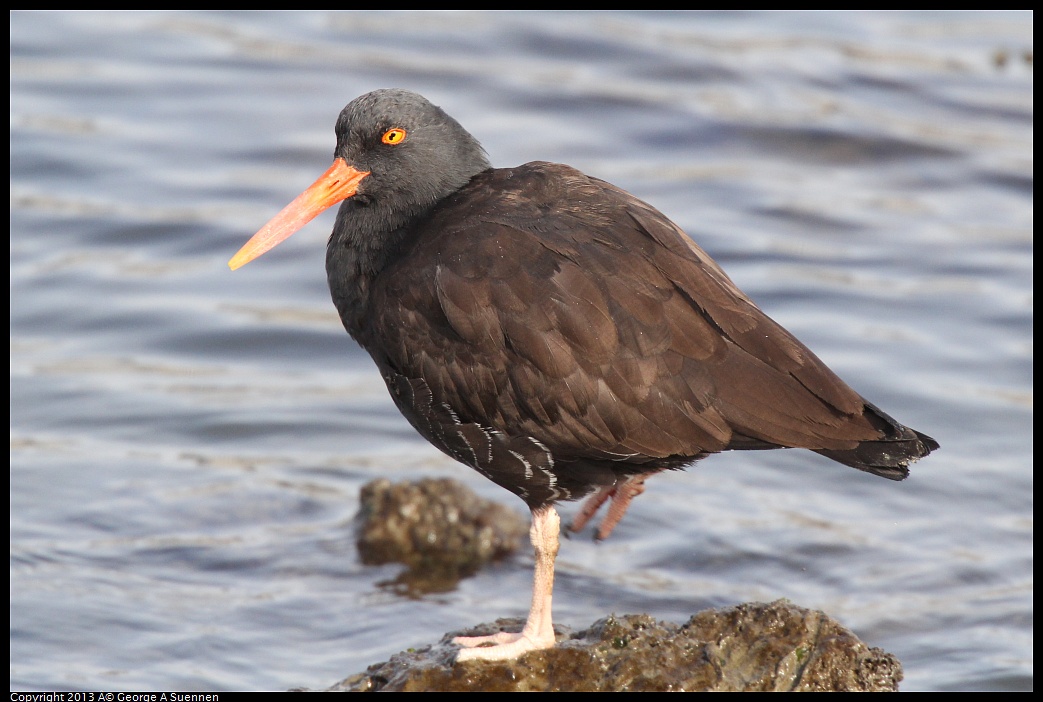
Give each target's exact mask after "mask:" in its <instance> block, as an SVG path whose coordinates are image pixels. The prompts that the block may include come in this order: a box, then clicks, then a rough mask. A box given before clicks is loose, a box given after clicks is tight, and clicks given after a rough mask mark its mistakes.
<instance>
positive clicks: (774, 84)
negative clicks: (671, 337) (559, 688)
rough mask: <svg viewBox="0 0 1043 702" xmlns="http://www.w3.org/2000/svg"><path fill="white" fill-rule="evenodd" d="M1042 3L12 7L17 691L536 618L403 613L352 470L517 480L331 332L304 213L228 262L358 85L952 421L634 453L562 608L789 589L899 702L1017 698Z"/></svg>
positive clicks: (407, 603)
mask: <svg viewBox="0 0 1043 702" xmlns="http://www.w3.org/2000/svg"><path fill="white" fill-rule="evenodd" d="M1032 21H1033V16H1032V14H1030V13H1023V12H1011V13H1006V12H1004V13H969V12H958V13H945V14H935V13H909V14H894V13H840V12H823V13H813V14H805V13H799V14H798V13H793V14H790V13H781V14H759V13H728V12H725V13H695V14H659V13H651V12H644V13H641V12H639V13H604V14H583V13H567V14H565V13H562V14H544V13H440V12H439V13H415V12H366V13H351V12H344V13H331V12H300V13H269V12H258V13H210V12H179V13H165V12H144V13H115V14H113V13H98V12H80V13H43V12H40V13H25V12H15V13H13V14H11V686H12V689H80V688H91V689H173V688H180V689H265V688H270V689H285V688H288V687H293V686H306V687H322V686H325V685H329V684H332V683H333V682H334V681H336V680H338V679H339V678H340V677H343V676H345V675H347V674H349V673H353V672H357V671H360V670H362V669H363V668H364V667H365V666H366V665H367V664H369V663H372V662H375V661H377V660H381V659H383V658H385V657H387V656H388V655H389V654H391V653H394V652H396V651H399V650H402V649H404V648H406V647H409V646H417V645H422V644H424V643H428V642H432V641H434V640H436V639H437V638H438V637H439V636H441V634H442V633H443V632H444V631H447V630H449V629H452V628H456V627H460V626H464V625H468V624H474V623H477V622H480V621H491V620H493V619H495V618H496V617H498V616H507V615H511V616H519V615H523V614H524V613H525V611H526V610H527V607H528V590H529V587H530V578H531V558H530V557H529V556H527V555H522V556H519V557H518V558H516V559H513V560H511V561H509V562H506V563H503V564H500V565H498V566H496V567H494V568H491V569H488V570H486V571H483V572H481V573H479V574H478V575H477V576H475V577H474V578H472V579H469V580H466V581H464V582H462V583H461V584H460V586H459V587H458V588H457V589H456V590H455V591H452V592H449V593H444V594H440V595H436V596H429V597H426V598H421V599H404V598H400V597H398V596H397V595H396V594H394V593H393V592H390V591H388V590H387V589H385V588H381V586H380V583H381V582H383V581H385V580H388V579H389V577H393V576H394V574H395V573H396V572H397V569H396V568H395V567H393V566H387V567H379V568H370V567H364V566H362V565H361V564H360V563H359V562H358V559H357V557H356V554H355V551H354V545H353V535H352V531H351V524H350V520H351V518H352V516H353V515H354V512H355V509H356V506H357V495H358V489H359V487H360V486H361V485H362V484H363V483H365V482H366V481H368V480H370V479H372V478H373V477H376V476H388V477H391V478H394V479H415V478H419V477H423V476H452V477H455V478H457V479H459V480H462V481H465V482H467V483H468V484H469V485H471V487H473V488H474V489H475V490H477V491H479V492H481V493H482V494H483V495H485V496H487V497H492V498H495V499H499V500H501V501H503V502H504V503H505V504H509V505H512V506H514V507H516V508H517V509H519V510H520V511H521V510H523V505H522V504H521V503H520V502H519V501H518V500H516V499H515V498H514V497H512V496H511V495H510V494H508V493H507V492H505V491H502V490H500V489H499V488H497V487H495V486H494V485H492V484H491V483H487V482H485V481H484V479H482V478H481V477H480V476H478V475H477V474H475V473H472V472H471V471H469V470H468V469H466V468H463V467H461V466H459V465H456V464H454V463H452V462H451V461H450V460H449V459H447V458H445V457H444V456H442V455H441V454H439V453H438V452H437V451H435V450H434V449H433V448H431V447H429V446H428V445H427V444H426V443H425V442H424V441H423V440H421V439H420V438H419V437H417V436H416V435H415V434H414V432H413V431H412V429H411V428H410V427H409V426H408V424H407V423H406V422H405V420H403V419H402V418H401V417H400V416H399V415H398V413H397V412H396V411H395V409H394V407H393V405H392V404H391V402H390V400H389V398H388V396H387V393H386V391H385V389H384V387H383V384H382V382H381V381H380V379H379V377H378V375H377V373H376V371H375V369H374V368H373V366H372V364H371V362H370V361H369V359H368V357H367V356H366V355H365V354H364V353H363V352H361V351H360V350H359V349H358V348H357V347H355V346H354V344H353V343H352V342H351V340H350V339H349V338H348V337H347V335H346V334H344V332H343V330H342V328H341V327H340V323H339V321H338V319H337V318H336V315H335V314H334V311H333V307H332V304H331V303H330V301H329V297H328V292H327V290H326V281H325V273H324V270H323V260H324V242H325V238H326V236H327V235H328V232H329V229H330V227H331V226H332V214H327V215H325V216H324V217H321V218H320V219H319V220H317V221H316V222H315V223H313V224H311V225H310V226H309V227H307V228H306V229H305V230H303V231H302V232H301V233H300V234H298V235H297V236H296V237H294V238H293V239H292V240H291V241H290V242H288V243H286V244H284V245H283V246H281V247H280V248H279V249H278V251H276V252H273V253H271V254H269V255H267V256H266V257H265V258H264V259H263V260H262V261H259V262H257V263H254V264H252V265H250V266H248V267H247V268H244V269H243V270H242V271H238V272H236V273H234V274H233V273H230V272H229V271H228V269H227V267H226V265H225V262H226V261H227V260H228V258H229V257H230V256H231V254H232V253H234V252H235V250H236V249H237V248H238V247H239V246H240V245H241V244H242V243H243V242H244V241H245V240H246V238H248V237H249V236H250V235H251V234H252V233H253V232H254V231H255V230H256V229H257V228H258V227H259V226H260V225H261V224H263V223H264V222H265V221H266V220H267V219H268V218H269V217H270V216H271V215H273V214H274V213H275V212H276V211H278V210H279V209H280V208H281V207H282V206H283V205H284V204H286V203H287V202H288V201H289V200H290V199H291V198H292V197H293V196H294V195H296V194H297V192H299V191H300V190H301V189H302V188H303V187H304V186H306V185H308V184H309V183H311V182H312V180H313V179H314V178H315V177H316V176H317V175H318V174H320V173H321V172H322V171H323V170H325V169H326V167H327V166H328V165H329V161H330V158H331V153H332V149H333V145H334V139H333V132H332V129H333V123H334V120H335V118H336V116H337V113H338V111H339V110H340V108H341V107H342V106H343V105H344V104H345V103H346V102H348V101H349V100H350V99H351V98H353V97H355V96H356V95H359V94H361V93H363V92H366V91H368V90H371V89H374V88H377V87H404V88H409V89H413V90H417V91H419V92H421V93H423V94H425V95H426V96H427V97H429V98H430V99H431V100H432V101H433V102H435V103H436V104H440V105H442V106H443V107H445V108H446V110H447V111H448V112H449V113H450V114H452V115H454V116H455V117H456V118H457V119H458V120H459V121H460V122H461V123H462V124H464V126H465V127H467V128H468V129H469V130H470V131H471V132H472V133H473V134H475V135H476V136H477V137H478V138H479V139H480V140H481V141H482V143H483V144H484V145H485V147H486V149H487V150H488V151H489V154H490V156H491V158H492V160H493V162H494V163H495V164H496V165H499V166H508V165H516V164H518V163H522V162H525V161H530V160H551V161H562V162H567V163H570V164H572V165H574V166H577V167H579V168H581V169H582V170H585V171H587V172H588V173H591V174H592V175H596V176H598V177H601V178H604V179H606V180H609V181H611V182H613V183H616V184H618V185H620V186H622V187H624V188H626V189H628V190H630V191H631V192H633V193H635V194H636V195H638V196H639V197H641V198H643V199H645V200H648V201H649V202H651V203H652V204H654V205H656V206H657V207H658V208H659V209H661V210H662V211H664V212H666V213H667V214H668V215H670V216H671V217H672V218H673V219H674V220H675V221H677V222H678V224H680V225H681V226H682V227H683V228H685V229H686V231H688V232H689V233H690V234H691V235H692V236H693V237H694V238H695V239H696V240H697V241H699V242H700V244H702V245H703V246H704V247H705V248H706V249H707V250H708V251H709V252H710V253H711V254H712V255H714V256H715V257H716V258H717V260H718V261H719V262H720V263H721V264H722V265H723V266H724V267H725V268H726V269H727V270H728V272H729V273H730V274H731V276H732V277H733V278H734V279H735V280H736V282H737V283H738V284H739V285H740V287H742V288H743V289H744V290H745V291H746V292H747V293H749V294H750V295H751V296H752V297H753V298H754V299H755V300H757V301H758V303H759V304H760V305H761V306H762V307H763V308H764V309H765V310H766V311H767V312H768V313H769V314H771V315H772V316H773V317H775V318H776V319H777V320H778V321H780V322H781V323H783V324H784V325H785V326H787V327H788V328H789V329H790V330H791V331H793V332H794V333H795V334H796V335H797V336H798V337H799V338H801V339H802V340H803V341H804V342H805V343H807V344H808V345H809V346H810V347H811V348H813V349H814V350H815V351H816V352H817V353H818V354H819V355H820V356H821V357H822V358H823V359H824V360H826V361H827V363H829V364H830V365H831V366H832V367H833V368H834V369H835V370H837V371H838V372H839V373H840V375H841V376H842V377H844V378H845V379H847V380H848V381H849V382H850V383H851V384H852V385H853V386H854V387H855V388H856V389H858V390H859V391H860V392H861V393H862V394H864V395H865V396H866V397H868V398H870V399H871V400H872V401H874V402H875V403H877V404H879V405H881V406H882V407H883V408H885V409H886V410H887V411H888V412H890V413H892V414H894V416H895V417H897V418H898V419H899V420H901V421H903V422H905V423H907V424H909V425H910V426H913V427H916V428H917V429H920V430H921V431H924V432H926V433H928V434H931V435H933V436H934V437H935V438H937V439H938V440H939V442H940V443H941V445H942V450H941V451H940V452H939V453H937V454H936V455H932V456H931V457H930V458H929V459H928V460H926V461H924V462H922V463H920V464H917V465H916V466H915V469H914V471H913V475H912V477H911V478H910V479H909V480H907V481H906V482H904V483H892V482H889V481H884V480H879V479H876V478H874V477H872V476H868V475H863V474H860V473H858V472H856V471H852V470H847V469H844V468H841V467H839V466H837V465H836V464H832V463H831V462H829V461H827V460H825V459H821V458H819V457H817V456H814V455H812V454H809V453H806V452H764V453H737V454H728V455H724V456H718V457H713V458H711V459H709V460H706V461H704V462H703V463H701V464H700V465H699V466H698V467H697V468H695V469H692V470H689V471H687V472H686V473H679V474H672V475H666V476H660V477H657V478H656V479H655V480H654V481H652V482H651V483H650V488H649V490H648V492H647V493H646V494H645V495H643V496H642V497H641V498H640V499H639V500H638V501H637V502H636V504H635V506H634V508H633V509H632V510H631V513H630V514H629V515H628V517H627V519H626V520H625V521H624V522H623V524H622V525H621V527H620V528H619V529H618V530H617V532H616V533H615V534H614V535H613V537H612V538H611V539H610V540H608V541H606V542H605V543H602V544H600V545H594V544H592V543H589V542H587V541H586V540H585V539H573V540H571V541H570V542H567V543H565V544H564V545H563V547H562V551H561V555H560V558H559V561H558V578H557V583H556V592H555V595H556V598H555V606H556V610H555V615H556V621H558V622H560V623H562V624H566V625H570V626H573V627H582V626H585V625H587V624H589V623H591V622H592V621H594V620H595V619H597V618H599V617H601V616H604V615H606V614H608V613H610V612H616V613H629V612H649V613H651V614H653V615H654V616H656V617H659V618H662V619H670V620H675V621H684V620H685V619H686V618H687V617H688V616H689V615H690V614H692V613H693V612H695V611H697V610H699V609H701V608H704V607H708V606H722V605H729V604H734V603H738V602H742V601H747V600H773V599H776V598H779V597H787V598H789V599H791V600H792V601H794V602H795V603H797V604H799V605H802V606H807V607H812V608H821V609H823V610H825V611H826V612H828V613H830V614H831V615H833V616H834V617H836V618H838V619H839V620H840V621H841V622H842V623H844V624H845V625H847V626H849V627H850V628H852V629H853V630H854V631H855V632H856V633H857V634H858V635H859V636H861V637H862V638H863V639H864V640H865V641H866V642H868V643H869V644H870V645H874V646H881V647H883V648H885V649H887V650H889V651H891V652H893V653H895V654H896V655H897V656H898V657H899V658H900V659H901V660H902V661H903V663H904V665H905V670H906V683H905V685H904V689H907V690H943V689H1001V690H1013V689H1031V687H1032V639H1033V637H1032V612H1033V608H1032V585H1033V579H1032V569H1033V557H1032V552H1033V548H1032V545H1033V541H1032V521H1033V520H1032V489H1033V480H1032V400H1033V393H1032V341H1031V339H1032V255H1033V246H1032V226H1033V215H1032V202H1033V197H1032V192H1033V175H1032V171H1033V158H1032V149H1033V128H1032V124H1033V97H1032V90H1033V82H1032V63H1031V54H1032ZM571 509H574V508H572V507H569V506H566V507H565V509H564V511H565V513H566V514H568V513H570V511H571Z"/></svg>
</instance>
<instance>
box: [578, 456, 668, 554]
mask: <svg viewBox="0 0 1043 702" xmlns="http://www.w3.org/2000/svg"><path fill="white" fill-rule="evenodd" d="M657 472H658V471H657ZM653 475H655V473H644V474H642V475H635V476H632V477H630V478H627V479H626V480H624V481H623V482H622V483H617V484H616V485H613V486H612V487H608V488H601V489H600V490H598V491H597V492H596V493H594V494H593V495H591V496H590V497H588V498H587V500H586V502H584V503H583V505H582V506H581V507H580V509H579V513H578V514H577V515H576V518H575V519H573V520H572V523H571V524H570V525H569V527H568V529H569V531H579V530H580V529H582V528H583V527H584V526H586V524H587V522H589V521H590V519H591V517H593V516H594V515H595V514H596V513H597V511H598V509H600V508H601V505H603V504H605V501H606V500H608V499H610V498H611V500H612V501H611V502H610V503H609V505H608V512H606V513H605V518H604V519H602V520H601V524H600V525H598V533H597V535H596V536H595V539H597V540H598V541H603V540H604V539H607V538H608V537H609V535H610V534H611V533H612V530H613V529H615V528H616V525H617V524H619V522H620V520H622V519H623V515H625V514H626V513H627V508H628V507H630V502H631V500H633V499H634V498H635V497H637V496H638V495H640V494H641V493H643V492H644V491H645V481H646V480H648V479H649V478H650V477H652V476H653Z"/></svg>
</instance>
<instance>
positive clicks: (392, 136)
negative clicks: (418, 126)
mask: <svg viewBox="0 0 1043 702" xmlns="http://www.w3.org/2000/svg"><path fill="white" fill-rule="evenodd" d="M405 138H406V130H405V129H399V128H398V127H395V128H394V129H389V130H387V131H386V132H384V136H382V137H380V140H381V141H382V142H384V143H385V144H391V145H395V144H401V143H402V142H403V141H404V140H405Z"/></svg>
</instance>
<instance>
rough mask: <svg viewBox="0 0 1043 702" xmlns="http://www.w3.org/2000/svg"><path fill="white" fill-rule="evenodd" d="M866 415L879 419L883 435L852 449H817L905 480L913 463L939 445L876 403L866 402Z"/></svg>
mask: <svg viewBox="0 0 1043 702" xmlns="http://www.w3.org/2000/svg"><path fill="white" fill-rule="evenodd" d="M865 414H866V416H867V417H869V418H871V419H872V420H875V421H874V422H873V423H874V424H877V425H878V427H879V429H880V430H881V437H880V438H879V439H874V440H871V441H863V442H862V443H860V444H859V445H858V446H856V447H855V448H852V449H842V450H832V449H819V450H817V451H815V453H818V454H821V455H823V456H825V457H826V458H832V459H833V460H834V461H837V462H839V463H843V464H844V465H846V466H851V467H852V468H858V469H859V470H864V471H866V472H867V473H872V474H873V475H879V476H881V477H883V478H888V479H890V480H904V479H905V478H906V477H907V476H908V475H909V464H910V463H915V462H916V461H918V460H920V459H921V458H923V457H924V456H926V455H927V454H929V453H930V452H931V451H934V450H936V449H937V448H938V442H937V441H935V440H934V439H932V438H931V437H929V436H927V435H926V434H921V433H920V432H918V431H916V430H915V429H910V428H909V427H905V426H902V425H901V424H899V423H898V422H896V421H895V420H894V419H892V418H891V417H890V416H888V415H887V414H886V413H884V412H882V411H881V410H880V409H879V408H877V407H876V406H875V405H873V404H872V403H869V402H867V403H866V413H865Z"/></svg>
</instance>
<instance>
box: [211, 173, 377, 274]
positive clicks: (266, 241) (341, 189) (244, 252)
mask: <svg viewBox="0 0 1043 702" xmlns="http://www.w3.org/2000/svg"><path fill="white" fill-rule="evenodd" d="M368 175H369V171H360V170H357V169H355V168H353V167H351V166H349V165H348V164H347V162H346V161H345V160H344V159H342V158H338V159H335V160H334V161H333V165H332V166H330V169H329V170H328V171H326V172H325V173H323V174H322V175H321V176H319V179H318V180H317V181H315V182H314V183H312V184H311V185H310V186H309V187H308V189H307V190H305V191H304V192H303V193H301V194H300V195H298V196H297V197H296V198H295V199H294V201H293V202H291V203H290V204H289V205H287V206H286V207H285V208H283V211H282V212H280V213H279V214H277V215H275V216H274V217H273V218H272V219H271V221H270V222H268V224H266V225H264V226H263V227H261V231H259V232H257V233H256V234H254V235H253V236H252V237H250V241H248V242H246V244H244V245H243V248H241V249H239V252H238V253H237V254H236V255H235V256H233V257H232V260H231V261H229V262H228V267H229V268H231V269H232V270H233V271H234V270H235V269H236V268H239V267H240V266H245V265H246V264H247V263H249V262H250V261H252V260H254V259H255V258H257V257H258V256H260V255H261V254H263V253H265V252H266V251H268V250H270V249H273V248H275V247H276V246H278V245H279V243H281V242H282V241H284V240H285V239H288V238H290V235H291V234H293V233H294V232H296V231H297V230H298V229H300V228H301V227H303V226H304V225H305V224H307V223H308V222H310V221H312V220H313V219H315V218H316V217H318V216H319V213H320V212H323V211H324V210H327V209H329V208H330V207H333V206H334V205H336V204H337V203H338V202H340V201H341V200H345V199H347V198H349V197H351V196H352V195H354V194H355V192H356V191H357V190H358V187H359V183H361V182H362V179H363V178H365V177H366V176H368Z"/></svg>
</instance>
